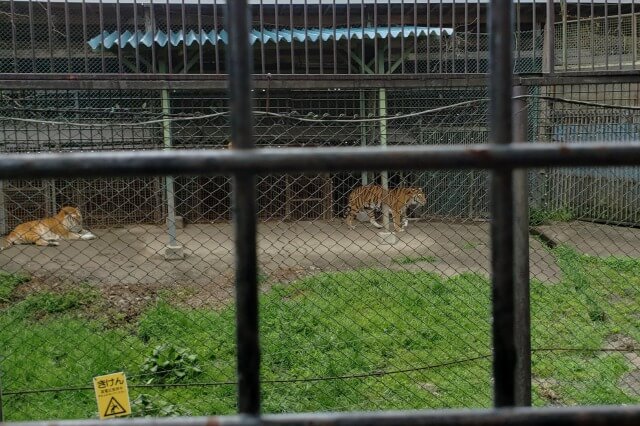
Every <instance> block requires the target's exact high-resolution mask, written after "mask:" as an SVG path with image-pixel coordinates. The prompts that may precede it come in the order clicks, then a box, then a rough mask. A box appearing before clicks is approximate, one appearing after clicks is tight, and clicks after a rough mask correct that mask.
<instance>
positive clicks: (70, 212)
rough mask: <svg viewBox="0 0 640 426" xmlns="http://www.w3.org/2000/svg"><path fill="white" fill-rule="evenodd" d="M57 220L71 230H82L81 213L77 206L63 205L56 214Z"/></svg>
mask: <svg viewBox="0 0 640 426" xmlns="http://www.w3.org/2000/svg"><path fill="white" fill-rule="evenodd" d="M57 218H58V220H59V221H60V222H61V223H62V225H63V226H64V227H65V228H66V229H68V230H69V231H71V232H82V214H81V213H80V210H78V208H77V207H70V206H64V207H63V208H61V209H60V211H59V212H58V214H57Z"/></svg>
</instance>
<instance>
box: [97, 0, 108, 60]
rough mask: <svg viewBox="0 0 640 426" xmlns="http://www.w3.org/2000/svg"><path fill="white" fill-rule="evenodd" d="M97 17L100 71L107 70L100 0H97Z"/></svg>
mask: <svg viewBox="0 0 640 426" xmlns="http://www.w3.org/2000/svg"><path fill="white" fill-rule="evenodd" d="M98 18H99V20H100V36H101V37H102V43H100V62H101V66H102V72H103V73H105V72H106V70H107V64H106V62H105V58H104V14H103V9H102V0H100V1H99V2H98Z"/></svg>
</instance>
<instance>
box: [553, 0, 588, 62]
mask: <svg viewBox="0 0 640 426" xmlns="http://www.w3.org/2000/svg"><path fill="white" fill-rule="evenodd" d="M555 13H556V12H555V6H554V3H553V0H547V8H546V19H545V23H544V29H545V38H544V40H545V42H546V45H547V50H546V52H545V55H546V57H545V59H543V62H544V63H545V65H546V69H543V72H546V73H549V74H553V73H554V71H555V67H556V64H555V62H556V54H555V44H556V43H555V16H556V15H555ZM592 18H593V16H592Z"/></svg>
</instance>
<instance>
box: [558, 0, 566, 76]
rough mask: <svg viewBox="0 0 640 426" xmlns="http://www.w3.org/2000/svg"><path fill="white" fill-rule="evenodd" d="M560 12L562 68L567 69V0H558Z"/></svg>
mask: <svg viewBox="0 0 640 426" xmlns="http://www.w3.org/2000/svg"><path fill="white" fill-rule="evenodd" d="M560 14H561V15H562V68H564V70H565V71H567V69H568V65H567V62H568V60H567V48H568V46H567V44H568V42H567V0H560Z"/></svg>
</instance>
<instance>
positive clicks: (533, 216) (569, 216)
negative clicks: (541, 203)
mask: <svg viewBox="0 0 640 426" xmlns="http://www.w3.org/2000/svg"><path fill="white" fill-rule="evenodd" d="M573 219H575V216H574V214H573V213H572V212H571V211H569V210H567V209H558V210H544V209H536V208H532V209H530V210H529V225H531V226H540V225H547V224H549V223H551V222H569V221H571V220H573Z"/></svg>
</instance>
